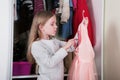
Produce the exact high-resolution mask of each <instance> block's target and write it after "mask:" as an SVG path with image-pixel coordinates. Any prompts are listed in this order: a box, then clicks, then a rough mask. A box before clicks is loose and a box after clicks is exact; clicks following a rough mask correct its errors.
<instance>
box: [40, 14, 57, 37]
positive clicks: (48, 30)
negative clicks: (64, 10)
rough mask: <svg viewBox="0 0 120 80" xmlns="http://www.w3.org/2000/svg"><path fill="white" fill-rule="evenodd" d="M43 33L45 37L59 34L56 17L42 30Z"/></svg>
mask: <svg viewBox="0 0 120 80" xmlns="http://www.w3.org/2000/svg"><path fill="white" fill-rule="evenodd" d="M41 32H42V34H43V35H44V36H48V37H49V36H55V34H56V32H57V25H56V16H52V17H51V18H50V19H49V20H48V21H47V22H46V23H45V25H44V26H42V28H41Z"/></svg>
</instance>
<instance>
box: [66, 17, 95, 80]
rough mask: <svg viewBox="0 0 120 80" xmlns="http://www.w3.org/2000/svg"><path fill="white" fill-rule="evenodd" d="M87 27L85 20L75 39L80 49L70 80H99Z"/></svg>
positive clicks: (77, 51) (76, 55)
mask: <svg viewBox="0 0 120 80" xmlns="http://www.w3.org/2000/svg"><path fill="white" fill-rule="evenodd" d="M87 27H88V24H87V25H86V24H85V19H84V18H83V20H82V22H81V23H80V25H79V27H78V31H77V33H76V36H75V39H78V47H77V48H76V51H75V57H74V59H73V62H72V65H71V68H70V70H69V76H68V80H97V71H96V67H95V62H94V56H95V53H94V50H93V48H92V45H91V42H90V40H89V36H88V31H87Z"/></svg>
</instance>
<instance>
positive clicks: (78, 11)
mask: <svg viewBox="0 0 120 80" xmlns="http://www.w3.org/2000/svg"><path fill="white" fill-rule="evenodd" d="M72 1H73V7H74V15H73V36H74V35H75V34H76V32H77V30H78V26H79V24H80V23H81V22H82V19H83V17H82V11H83V10H85V16H87V17H88V20H89V23H88V27H87V29H88V35H89V38H90V41H91V43H92V46H93V47H94V46H95V36H94V35H95V34H94V29H93V24H92V21H91V17H92V16H90V13H89V9H88V5H87V2H86V0H72Z"/></svg>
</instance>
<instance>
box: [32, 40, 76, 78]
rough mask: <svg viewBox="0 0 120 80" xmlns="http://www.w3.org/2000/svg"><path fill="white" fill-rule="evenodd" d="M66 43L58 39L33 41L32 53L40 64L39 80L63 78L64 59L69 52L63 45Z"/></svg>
mask: <svg viewBox="0 0 120 80" xmlns="http://www.w3.org/2000/svg"><path fill="white" fill-rule="evenodd" d="M65 43H66V42H63V41H60V40H57V39H52V40H39V41H35V42H33V44H32V47H31V53H32V55H33V57H34V58H35V60H36V63H37V64H38V65H39V74H40V75H39V77H38V79H37V80H63V78H64V65H63V59H64V57H65V56H67V54H68V53H67V51H66V50H65V49H63V48H61V47H62V46H64V45H65ZM73 50H74V49H73ZM73 50H72V51H73Z"/></svg>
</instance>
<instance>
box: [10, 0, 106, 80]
mask: <svg viewBox="0 0 120 80" xmlns="http://www.w3.org/2000/svg"><path fill="white" fill-rule="evenodd" d="M21 1H22V0H21ZM56 1H57V0H56ZM86 2H87V5H88V8H89V12H90V16H91V20H92V23H93V29H94V33H95V41H96V43H95V46H94V50H95V54H96V57H95V60H96V65H97V71H98V75H99V77H101V43H102V26H103V9H104V5H103V3H104V2H103V1H101V0H99V1H94V0H91V1H90V0H86ZM11 6H13V8H14V6H15V5H14V1H13V4H12V5H11ZM13 11H14V10H13ZM29 13H30V12H29ZM21 14H22V13H21ZM29 15H30V16H31V17H26V16H25V15H24V16H23V17H25V18H26V19H27V22H25V21H24V22H21V21H23V20H21V21H20V22H19V23H18V22H17V21H14V18H15V15H13V18H12V20H13V21H14V25H13V28H12V29H13V34H12V35H14V36H13V42H12V43H13V53H12V54H11V55H13V57H12V58H13V59H12V60H11V61H12V62H11V63H12V64H13V62H14V61H13V60H15V61H19V58H18V56H17V55H19V54H22V53H23V52H19V54H18V53H17V51H19V48H22V47H21V46H19V48H18V45H19V44H23V46H25V45H24V44H26V39H24V37H25V38H26V37H27V35H28V33H29V31H28V30H29V29H30V27H28V26H30V25H31V23H30V22H31V21H32V17H33V15H31V14H29ZM25 23H27V24H25ZM18 36H19V37H18ZM20 37H22V40H24V42H25V43H22V42H20V43H18V44H17V46H15V45H14V42H17V41H18V40H20V39H21V38H20ZM17 49H18V50H17ZM14 52H16V53H17V54H16V55H15V54H14ZM20 57H21V59H22V60H23V61H25V60H26V59H25V58H24V54H23V55H22V56H21V55H20ZM68 59H69V58H68ZM12 71H13V66H12V68H11V72H12ZM12 74H13V72H12V73H11V75H12ZM65 76H66V77H67V73H65ZM36 77H37V75H35V74H34V75H17V76H13V75H12V79H13V80H14V79H25V78H26V79H28V78H29V79H31V78H32V79H33V78H34V79H35V78H36Z"/></svg>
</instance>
